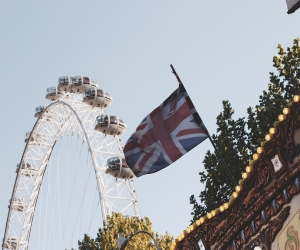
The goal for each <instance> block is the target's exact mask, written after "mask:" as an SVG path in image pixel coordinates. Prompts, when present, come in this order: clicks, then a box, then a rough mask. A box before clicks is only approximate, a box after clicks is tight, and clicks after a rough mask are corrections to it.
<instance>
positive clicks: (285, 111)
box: [282, 108, 291, 115]
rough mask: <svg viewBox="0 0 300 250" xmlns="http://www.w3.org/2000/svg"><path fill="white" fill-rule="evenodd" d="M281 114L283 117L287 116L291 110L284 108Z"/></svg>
mask: <svg viewBox="0 0 300 250" xmlns="http://www.w3.org/2000/svg"><path fill="white" fill-rule="evenodd" d="M282 112H283V114H284V115H288V114H289V113H291V109H289V108H284V109H283V111H282Z"/></svg>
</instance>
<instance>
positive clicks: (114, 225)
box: [78, 213, 174, 250]
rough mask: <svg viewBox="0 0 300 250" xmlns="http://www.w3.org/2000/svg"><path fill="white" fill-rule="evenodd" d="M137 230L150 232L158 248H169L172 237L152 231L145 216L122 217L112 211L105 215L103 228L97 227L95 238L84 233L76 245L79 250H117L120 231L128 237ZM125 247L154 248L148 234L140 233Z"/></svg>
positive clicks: (137, 249)
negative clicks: (140, 217) (105, 219)
mask: <svg viewBox="0 0 300 250" xmlns="http://www.w3.org/2000/svg"><path fill="white" fill-rule="evenodd" d="M139 230H145V231H148V232H149V233H151V234H152V235H153V236H154V238H155V240H156V242H157V243H158V245H159V247H160V249H162V250H169V249H171V244H172V242H173V241H174V239H173V237H172V236H170V235H169V234H168V233H166V235H164V236H161V235H158V234H157V233H154V232H153V230H152V223H151V221H150V220H149V218H147V217H145V218H143V219H139V220H138V219H136V218H133V217H132V218H124V216H123V215H122V214H119V213H113V214H112V216H108V217H107V222H106V223H105V224H104V225H103V228H100V229H99V231H98V233H97V237H96V239H92V238H90V237H89V236H88V235H86V234H85V235H84V238H83V240H82V241H79V242H78V246H79V249H80V250H118V246H117V240H118V237H119V234H120V233H124V237H126V238H128V236H129V234H133V233H135V232H137V231H139ZM125 249H130V250H142V249H151V250H156V247H155V245H154V243H153V241H152V239H151V237H150V236H148V235H147V234H143V233H141V234H137V235H135V236H134V237H132V239H131V240H130V241H129V242H128V244H127V246H126V248H125Z"/></svg>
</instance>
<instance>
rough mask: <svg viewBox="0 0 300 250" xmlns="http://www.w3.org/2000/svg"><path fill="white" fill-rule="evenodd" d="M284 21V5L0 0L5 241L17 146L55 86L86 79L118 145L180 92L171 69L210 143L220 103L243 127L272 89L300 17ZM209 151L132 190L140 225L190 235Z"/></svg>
mask: <svg viewBox="0 0 300 250" xmlns="http://www.w3.org/2000/svg"><path fill="white" fill-rule="evenodd" d="M286 12H287V7H286V3H285V1H284V0H264V1H258V0H255V1H233V0H229V1H221V0H217V1H194V0H191V1H178V0H173V1H170V0H165V1H156V0H154V1H130V0H128V1H101V0H97V1H76V0H72V1H71V0H65V1H31V0H27V1H1V2H0V76H1V98H0V112H1V113H0V114H1V131H2V136H1V140H0V141H1V150H0V152H1V161H0V169H1V174H0V183H1V189H0V197H1V199H0V235H1V234H2V235H3V234H4V229H5V228H4V227H5V222H6V216H7V205H8V200H9V199H10V197H11V192H12V189H13V184H14V179H15V166H16V163H18V162H19V160H20V158H21V155H22V152H23V149H24V146H25V144H24V142H23V140H24V135H25V133H26V132H28V131H30V130H31V128H32V127H33V125H34V122H35V118H34V117H33V114H34V109H35V107H36V106H38V105H42V104H47V103H48V101H47V100H45V99H44V93H45V90H46V88H47V87H50V86H53V85H55V84H56V83H57V80H58V78H59V77H60V76H64V75H71V76H73V75H80V74H81V75H87V76H91V77H92V78H93V79H95V80H96V81H97V82H98V83H99V86H100V87H103V88H104V89H106V90H109V91H110V93H111V94H112V96H113V98H114V103H113V105H112V106H111V107H110V108H109V109H108V112H109V113H112V114H117V115H120V116H121V117H122V118H123V119H124V120H125V121H126V123H127V128H128V129H127V131H126V133H125V134H124V135H123V136H122V137H121V138H122V141H123V143H125V142H126V140H127V139H128V138H129V136H130V135H131V134H132V133H133V132H134V130H135V128H136V126H137V125H138V124H139V123H140V121H141V120H142V119H143V118H144V117H145V116H146V115H147V114H148V113H149V112H150V111H152V110H153V109H154V108H155V107H157V106H158V105H159V104H160V103H161V102H162V101H163V100H164V99H165V98H167V97H168V96H169V95H170V93H171V92H172V91H173V90H175V89H176V88H177V81H176V79H175V77H174V76H173V75H172V74H171V69H170V67H169V65H170V64H171V63H172V64H173V65H174V67H175V69H176V70H177V72H178V74H179V76H180V77H181V80H182V81H183V83H184V84H185V87H186V89H187V91H188V93H189V95H190V96H191V99H192V100H193V102H194V105H195V107H196V108H197V110H198V112H199V114H200V116H201V117H202V119H203V121H204V123H205V125H206V126H207V128H208V130H209V131H210V133H211V134H212V133H215V131H216V125H215V122H216V116H217V115H218V114H219V113H220V112H221V109H222V100H227V99H229V100H230V102H231V103H232V106H233V108H234V109H235V115H236V117H243V116H246V109H247V107H248V106H254V105H256V103H257V101H258V96H259V95H260V93H262V91H263V90H264V89H266V88H267V84H268V82H269V72H270V71H272V70H273V69H272V64H273V63H272V57H273V56H274V55H275V54H276V52H277V49H276V47H277V44H278V43H280V44H282V45H283V46H284V47H286V46H291V45H292V42H293V39H294V38H296V37H299V36H300V32H299V23H300V11H297V12H295V13H294V14H292V15H288V14H286ZM208 149H212V146H211V145H210V143H209V141H208V140H207V141H205V142H203V143H202V144H200V145H199V146H198V147H196V148H195V149H193V150H192V151H191V152H190V153H188V154H187V155H185V156H184V157H182V158H181V159H180V160H178V161H177V162H176V163H174V164H173V165H171V166H170V167H168V168H166V169H164V170H162V171H160V172H158V173H156V174H153V175H148V176H144V177H140V178H139V179H136V180H135V184H136V189H137V194H138V199H139V205H140V211H141V215H142V216H148V217H150V219H151V220H152V222H153V228H154V230H155V231H158V232H159V233H161V234H163V233H164V232H165V231H168V232H170V233H171V234H172V235H174V236H175V237H177V236H178V235H179V234H180V233H181V232H182V231H183V230H184V229H185V228H186V227H187V226H188V225H189V221H190V219H191V215H190V213H191V211H192V206H191V205H190V204H189V197H190V195H191V194H195V195H196V196H198V194H199V193H200V191H201V190H203V188H204V187H203V185H201V183H200V182H199V175H198V173H199V171H202V170H203V164H202V161H203V158H204V155H205V152H206V151H207V150H208ZM100 226H101V223H99V227H100Z"/></svg>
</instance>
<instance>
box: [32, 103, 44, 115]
mask: <svg viewBox="0 0 300 250" xmlns="http://www.w3.org/2000/svg"><path fill="white" fill-rule="evenodd" d="M44 110H45V106H44V105H42V106H37V107H36V108H35V113H34V117H40V115H41V114H42V113H43V112H44Z"/></svg>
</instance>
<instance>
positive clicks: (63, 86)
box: [57, 76, 72, 92]
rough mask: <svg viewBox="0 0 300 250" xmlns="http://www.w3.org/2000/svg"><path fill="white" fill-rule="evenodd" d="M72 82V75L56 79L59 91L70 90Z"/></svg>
mask: <svg viewBox="0 0 300 250" xmlns="http://www.w3.org/2000/svg"><path fill="white" fill-rule="evenodd" d="M71 84H72V77H70V76H62V77H60V78H59V79H58V84H57V88H58V89H59V90H60V91H65V92H70V91H71Z"/></svg>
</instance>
